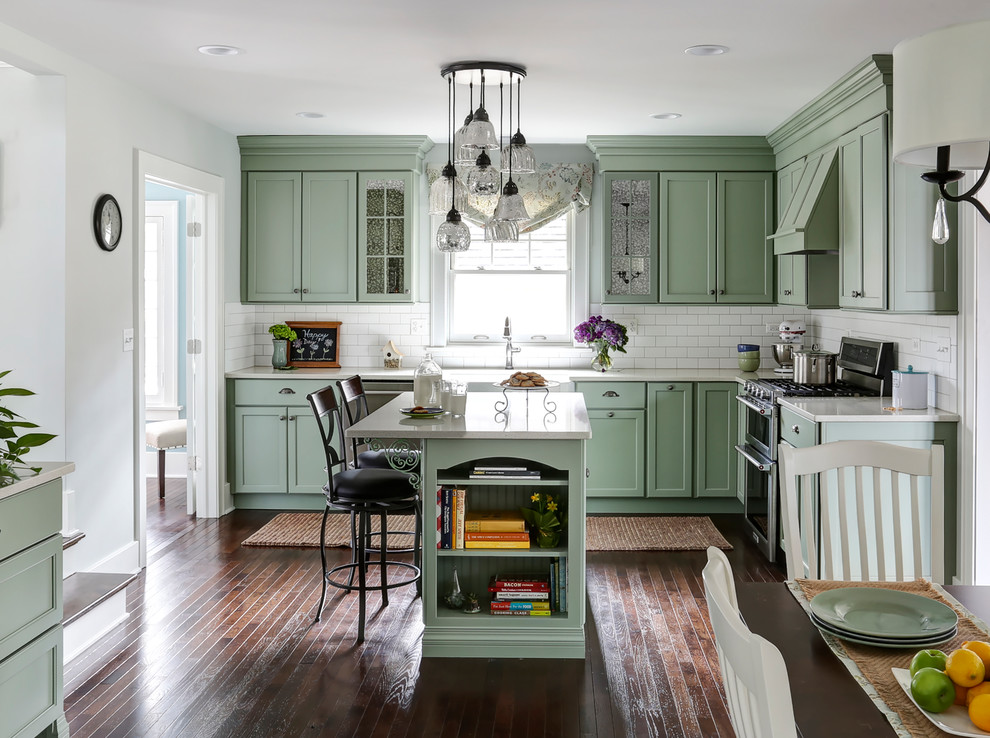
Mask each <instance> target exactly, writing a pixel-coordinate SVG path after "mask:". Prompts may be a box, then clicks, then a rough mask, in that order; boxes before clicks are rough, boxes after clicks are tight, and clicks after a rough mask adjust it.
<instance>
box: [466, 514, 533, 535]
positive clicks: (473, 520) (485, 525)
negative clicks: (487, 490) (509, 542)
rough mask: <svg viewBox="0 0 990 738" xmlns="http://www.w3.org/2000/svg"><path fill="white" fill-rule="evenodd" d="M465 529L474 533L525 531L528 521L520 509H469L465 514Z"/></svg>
mask: <svg viewBox="0 0 990 738" xmlns="http://www.w3.org/2000/svg"><path fill="white" fill-rule="evenodd" d="M464 530H465V531H470V532H472V533H475V532H479V533H483V532H487V533H496V532H508V531H521V532H525V530H526V521H525V519H524V518H523V516H522V513H521V512H519V511H518V510H468V511H467V512H466V513H465V516H464Z"/></svg>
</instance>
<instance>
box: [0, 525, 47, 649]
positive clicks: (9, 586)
mask: <svg viewBox="0 0 990 738" xmlns="http://www.w3.org/2000/svg"><path fill="white" fill-rule="evenodd" d="M0 602H3V603H4V605H3V608H0V661H3V659H5V658H7V657H8V656H10V655H11V654H12V653H14V652H15V651H17V650H18V649H19V648H20V647H21V646H23V645H24V644H25V643H27V642H28V641H30V640H33V639H34V638H37V637H38V636H40V635H41V634H42V633H44V632H45V631H46V630H48V629H49V628H52V627H55V626H56V625H58V624H59V623H61V622H62V537H61V536H54V535H53V536H52V537H50V538H49V539H48V540H47V541H44V542H42V543H40V544H37V545H35V546H32V547H31V548H29V549H27V550H26V551H21V552H20V553H18V554H15V555H14V556H11V557H10V558H8V559H5V560H3V561H0Z"/></svg>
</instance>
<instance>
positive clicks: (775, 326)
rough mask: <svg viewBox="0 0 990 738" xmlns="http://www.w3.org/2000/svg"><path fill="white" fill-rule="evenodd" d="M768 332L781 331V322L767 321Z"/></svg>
mask: <svg viewBox="0 0 990 738" xmlns="http://www.w3.org/2000/svg"><path fill="white" fill-rule="evenodd" d="M767 333H780V323H767Z"/></svg>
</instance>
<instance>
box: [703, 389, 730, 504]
mask: <svg viewBox="0 0 990 738" xmlns="http://www.w3.org/2000/svg"><path fill="white" fill-rule="evenodd" d="M738 388H739V385H738V384H737V383H736V382H699V383H698V385H697V388H696V391H697V397H696V405H697V411H696V413H695V444H694V448H695V495H696V496H697V497H734V496H735V495H736V492H737V486H736V473H737V466H738V460H739V455H738V453H737V452H736V449H735V445H736V443H737V440H738V430H737V425H738V412H739V411H738V406H739V403H738V402H737V401H736V394H737V390H738Z"/></svg>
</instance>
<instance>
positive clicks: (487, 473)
mask: <svg viewBox="0 0 990 738" xmlns="http://www.w3.org/2000/svg"><path fill="white" fill-rule="evenodd" d="M470 476H471V478H472V479H539V478H540V471H539V469H529V468H528V467H525V466H476V467H474V468H473V469H472V470H471V475H470Z"/></svg>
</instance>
